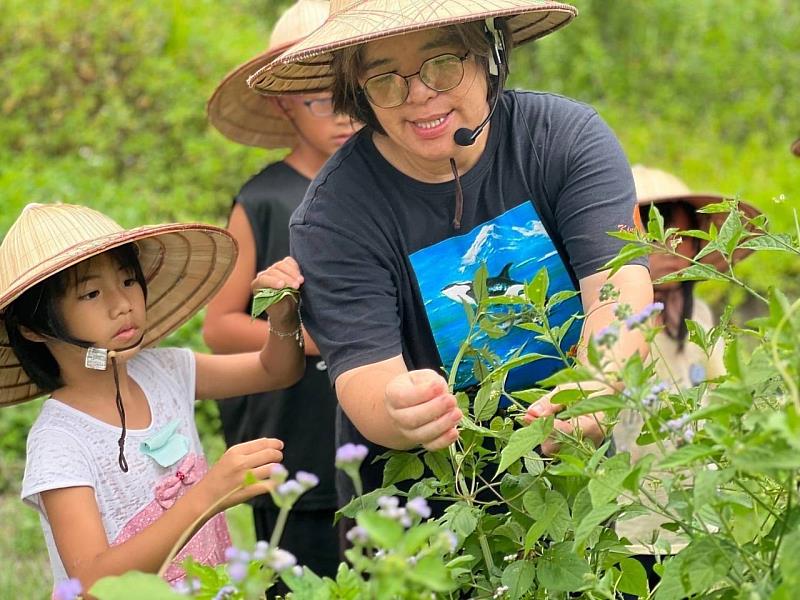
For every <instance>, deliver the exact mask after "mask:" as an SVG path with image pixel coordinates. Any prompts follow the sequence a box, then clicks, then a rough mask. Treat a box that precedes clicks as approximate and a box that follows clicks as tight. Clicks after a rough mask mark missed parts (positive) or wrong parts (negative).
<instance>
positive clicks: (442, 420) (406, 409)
mask: <svg viewBox="0 0 800 600" xmlns="http://www.w3.org/2000/svg"><path fill="white" fill-rule="evenodd" d="M384 402H385V404H386V410H387V412H388V413H389V417H390V418H391V419H392V421H394V424H395V426H396V427H397V429H398V430H399V431H400V433H402V434H403V436H405V437H406V438H407V439H408V440H410V441H412V442H416V443H418V444H422V445H423V446H424V447H425V448H426V449H427V450H431V451H433V450H440V449H442V448H446V447H447V446H449V445H450V444H452V443H453V442H454V441H456V439H458V429H456V425H458V422H459V421H460V420H461V416H462V415H461V411H460V410H459V408H458V405H457V403H456V397H455V396H454V395H453V394H451V393H450V392H449V391H448V389H447V382H446V381H445V380H444V378H443V377H442V376H441V375H439V374H438V373H436V372H435V371H431V370H428V369H424V370H419V371H409V372H408V373H402V374H400V375H398V376H397V377H395V378H394V379H392V380H391V381H390V382H389V383H388V384H387V386H386V393H385V396H384Z"/></svg>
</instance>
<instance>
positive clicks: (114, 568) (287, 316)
mask: <svg viewBox="0 0 800 600" xmlns="http://www.w3.org/2000/svg"><path fill="white" fill-rule="evenodd" d="M235 258H236V243H235V241H234V240H233V238H232V237H231V236H230V235H229V234H228V233H227V232H226V231H225V230H223V229H219V228H216V227H212V226H210V225H199V224H167V225H154V226H145V227H138V228H135V229H130V230H126V229H123V228H121V227H120V226H119V225H117V223H115V222H114V221H112V220H111V219H110V218H108V217H106V216H105V215H103V214H101V213H99V212H97V211H95V210H92V209H90V208H87V207H84V206H76V205H71V204H30V205H28V206H26V207H25V209H24V210H23V211H22V213H21V214H20V215H19V217H18V218H17V220H16V221H15V222H14V224H13V225H12V226H11V228H10V229H9V231H8V233H7V234H6V236H5V238H4V239H3V242H2V245H0V316H1V317H2V318H1V319H0V405H1V406H8V405H11V404H15V403H19V402H24V401H26V400H29V399H31V398H34V397H36V396H40V395H43V394H44V395H47V399H46V400H45V402H44V404H43V405H42V409H41V412H40V414H39V416H38V418H37V419H36V422H35V423H34V425H33V427H32V428H31V431H30V432H29V434H28V439H27V453H26V464H25V475H24V479H23V482H22V499H23V501H24V502H25V503H27V504H29V505H30V506H32V507H34V508H35V509H37V510H38V511H39V513H40V517H41V523H42V528H43V530H44V536H45V541H46V543H47V548H48V552H49V554H50V563H51V567H52V571H53V576H54V580H55V583H56V585H59V584H63V583H64V582H65V581H67V580H68V578H77V579H78V580H80V583H81V584H82V586H83V588H84V589H89V587H90V586H91V584H92V583H93V582H94V581H95V580H97V579H99V578H100V577H103V576H106V575H116V574H120V573H123V572H126V571H129V570H139V571H146V572H156V571H158V570H159V567H160V566H161V564H162V563H163V562H164V561H165V559H166V558H167V556H168V554H169V552H170V550H171V548H172V547H173V545H174V544H176V543H177V541H178V539H179V538H180V536H181V535H182V534H183V532H184V531H185V530H187V529H188V528H189V527H190V526H192V525H193V524H194V523H195V520H196V519H198V518H200V517H201V515H202V516H203V517H202V518H203V519H204V521H205V524H204V525H203V527H202V528H201V529H200V530H199V531H197V533H196V534H195V535H194V537H193V538H192V539H191V540H190V541H189V542H188V543H187V544H186V546H185V547H184V548H183V549H182V550H181V552H180V553H179V554H178V556H177V557H176V562H174V563H172V565H171V566H170V567H169V568H168V570H167V571H166V572H165V577H166V578H167V579H168V580H169V581H170V582H173V583H175V582H177V581H179V580H181V579H182V578H183V576H184V574H183V570H182V568H181V567H180V566H179V563H180V562H181V561H182V560H184V559H185V558H186V557H187V556H193V557H194V558H195V560H198V561H200V562H202V563H205V564H212V565H213V564H218V563H220V562H223V561H224V552H225V549H226V548H227V547H229V546H230V537H229V536H228V530H227V527H226V524H225V520H224V516H223V515H222V514H221V511H222V510H223V509H225V508H227V507H230V506H233V505H236V504H238V503H241V502H244V501H246V500H248V499H249V498H251V497H253V496H255V495H257V494H263V493H265V492H266V491H268V490H269V489H270V488H271V485H270V484H269V483H268V482H266V481H264V480H266V479H267V478H268V477H269V475H270V472H271V470H272V467H273V464H275V463H278V462H280V460H281V458H282V453H281V449H282V447H283V443H282V442H281V441H280V440H277V439H266V438H262V439H258V440H254V441H251V442H248V443H245V444H240V445H238V446H234V447H232V448H230V449H229V450H228V451H227V452H226V453H225V454H224V455H223V457H222V458H221V459H220V461H219V462H218V463H217V464H216V465H214V466H213V467H211V468H209V467H208V466H207V465H206V461H205V458H204V457H203V451H202V447H201V445H200V440H199V438H198V434H197V429H196V428H195V424H194V400H195V399H196V398H225V397H228V396H233V395H236V394H244V393H252V392H256V391H260V390H265V389H271V388H277V387H283V386H286V385H291V384H292V383H293V382H294V381H295V380H296V379H297V378H298V377H299V376H300V373H301V365H302V348H301V345H300V342H301V341H302V338H300V323H299V318H298V315H297V309H296V305H295V304H296V303H295V302H294V300H291V299H289V298H286V299H284V300H282V301H281V302H280V303H278V304H275V305H273V307H271V308H270V309H269V310H270V318H271V322H272V325H273V327H274V328H275V329H276V330H279V331H281V332H282V335H280V336H270V338H269V340H268V341H267V343H266V344H265V345H264V347H263V348H262V349H261V350H260V351H257V352H251V353H246V354H239V355H236V356H211V355H202V354H195V353H193V352H191V351H189V350H186V349H179V348H154V349H150V348H148V347H149V346H153V345H155V344H156V343H157V342H159V341H160V340H162V339H163V338H164V337H165V336H167V335H168V334H169V333H171V332H172V331H174V330H175V329H176V328H178V327H179V326H180V325H181V324H183V323H184V322H186V320H187V319H189V318H190V317H191V316H192V315H194V314H195V313H196V312H197V311H198V310H199V309H200V308H201V307H202V306H203V305H204V304H205V303H206V302H207V301H208V299H209V298H210V297H211V296H212V295H213V294H214V293H215V292H216V291H217V290H218V289H219V287H220V285H222V283H223V282H224V281H225V278H226V277H227V276H228V274H229V272H230V270H231V267H232V266H233V262H234V260H235ZM301 283H302V277H301V276H300V274H299V270H298V268H297V264H296V263H295V262H294V261H293V260H292V259H291V258H287V259H286V260H284V261H282V262H279V263H277V264H275V265H273V266H271V267H270V268H269V269H267V270H265V271H263V272H262V273H260V274H259V275H258V277H257V278H256V279H255V281H254V282H253V285H254V286H255V287H259V288H261V287H275V288H280V287H284V286H291V287H294V288H297V287H298V286H299V285H300V284H301ZM248 471H249V472H252V473H253V474H254V475H255V476H256V478H257V479H258V480H259V481H258V483H255V484H252V485H248V486H247V487H244V488H242V489H240V490H238V491H236V493H233V494H232V495H229V492H231V491H232V490H234V489H235V488H236V487H237V486H241V485H242V483H243V478H244V476H245V474H246V473H247V472H248ZM212 508H213V510H212ZM209 512H211V513H213V514H208V513H209Z"/></svg>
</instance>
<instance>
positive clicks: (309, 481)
mask: <svg viewBox="0 0 800 600" xmlns="http://www.w3.org/2000/svg"><path fill="white" fill-rule="evenodd" d="M294 478H295V479H296V480H297V483H299V484H300V485H301V486H302V487H303V490H310V489H311V488H313V487H316V486H318V485H319V477H317V476H316V475H314V474H313V473H308V472H306V471H298V472H297V473H295V475H294Z"/></svg>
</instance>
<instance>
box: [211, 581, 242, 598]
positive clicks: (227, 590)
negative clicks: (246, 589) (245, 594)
mask: <svg viewBox="0 0 800 600" xmlns="http://www.w3.org/2000/svg"><path fill="white" fill-rule="evenodd" d="M237 591H239V590H237V589H236V588H235V587H234V586H232V585H226V586H225V587H223V588H220V590H219V591H218V592H217V595H216V596H214V600H225V598H230V597H231V596H233V595H234V594H235V593H236V592H237Z"/></svg>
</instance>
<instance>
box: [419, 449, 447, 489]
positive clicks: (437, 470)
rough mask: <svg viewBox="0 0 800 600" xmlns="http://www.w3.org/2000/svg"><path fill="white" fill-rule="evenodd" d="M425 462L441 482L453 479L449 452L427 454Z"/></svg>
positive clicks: (424, 457)
mask: <svg viewBox="0 0 800 600" xmlns="http://www.w3.org/2000/svg"><path fill="white" fill-rule="evenodd" d="M423 460H424V461H425V464H426V465H428V468H429V469H430V470H431V472H432V473H433V474H434V475H435V476H436V478H437V479H438V480H439V481H442V482H446V481H450V480H451V479H452V478H453V465H452V464H451V463H450V458H449V454H448V451H447V450H438V451H437V452H426V453H425V455H424V456H423Z"/></svg>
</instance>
